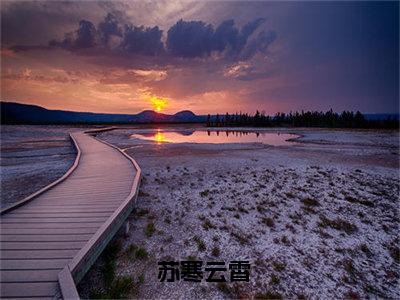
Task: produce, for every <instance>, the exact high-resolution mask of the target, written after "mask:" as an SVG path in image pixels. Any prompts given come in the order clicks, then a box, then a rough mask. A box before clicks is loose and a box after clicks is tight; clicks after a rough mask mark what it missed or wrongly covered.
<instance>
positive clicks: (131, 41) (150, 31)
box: [120, 25, 164, 56]
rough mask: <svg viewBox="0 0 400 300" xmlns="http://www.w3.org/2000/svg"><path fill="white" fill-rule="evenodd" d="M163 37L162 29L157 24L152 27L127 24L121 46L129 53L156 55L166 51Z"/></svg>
mask: <svg viewBox="0 0 400 300" xmlns="http://www.w3.org/2000/svg"><path fill="white" fill-rule="evenodd" d="M161 37H162V30H160V29H159V28H158V27H157V26H155V27H152V28H151V27H144V26H140V27H137V26H132V25H125V31H124V39H123V41H122V43H121V45H120V47H121V49H122V50H123V51H125V52H127V53H135V54H142V55H151V56H154V55H157V54H161V53H162V52H164V45H163V43H162V42H161Z"/></svg>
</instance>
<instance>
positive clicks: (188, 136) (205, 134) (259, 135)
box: [130, 129, 297, 146]
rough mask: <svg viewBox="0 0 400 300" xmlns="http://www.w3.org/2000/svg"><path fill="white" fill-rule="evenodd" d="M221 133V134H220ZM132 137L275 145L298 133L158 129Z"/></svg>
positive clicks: (158, 141)
mask: <svg viewBox="0 0 400 300" xmlns="http://www.w3.org/2000/svg"><path fill="white" fill-rule="evenodd" d="M220 133H221V134H220ZM130 137H131V138H136V139H142V140H150V141H154V142H156V143H157V144H161V143H166V142H168V143H210V144H225V143H255V142H256V143H264V144H269V145H273V146H284V145H292V144H293V142H292V141H288V140H289V139H293V138H296V137H297V135H294V134H286V133H282V134H280V133H275V132H258V131H256V132H250V131H233V130H226V131H220V130H216V131H211V130H194V131H193V130H185V131H161V130H160V129H158V130H157V131H155V132H154V131H152V132H143V133H135V134H132V135H131V136H130Z"/></svg>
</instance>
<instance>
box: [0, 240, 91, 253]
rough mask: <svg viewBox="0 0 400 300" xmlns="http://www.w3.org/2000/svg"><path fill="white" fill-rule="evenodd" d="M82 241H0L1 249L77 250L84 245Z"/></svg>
mask: <svg viewBox="0 0 400 300" xmlns="http://www.w3.org/2000/svg"><path fill="white" fill-rule="evenodd" d="M85 243H86V242H85V241H82V242H68V241H63V242H2V243H1V244H0V249H1V250H17V251H18V250H67V249H68V250H72V249H75V250H77V249H78V250H79V249H81V248H82V247H83V246H84V245H85Z"/></svg>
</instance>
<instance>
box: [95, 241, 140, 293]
mask: <svg viewBox="0 0 400 300" xmlns="http://www.w3.org/2000/svg"><path fill="white" fill-rule="evenodd" d="M120 251H121V244H120V243H118V242H113V243H111V244H110V245H108V246H107V248H106V249H105V250H104V252H103V255H102V256H103V260H104V264H103V266H102V267H101V272H102V275H103V281H104V289H102V290H98V289H96V290H92V291H91V292H90V298H92V299H121V298H126V297H127V296H128V294H129V293H130V292H131V290H132V288H133V286H134V282H133V279H132V278H131V277H129V276H116V275H115V269H116V259H117V257H118V254H119V252H120Z"/></svg>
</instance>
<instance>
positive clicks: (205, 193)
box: [199, 190, 210, 198]
mask: <svg viewBox="0 0 400 300" xmlns="http://www.w3.org/2000/svg"><path fill="white" fill-rule="evenodd" d="M209 193H210V190H204V191H201V192H200V193H199V195H200V196H201V197H203V198H204V197H207V196H208V194H209Z"/></svg>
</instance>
